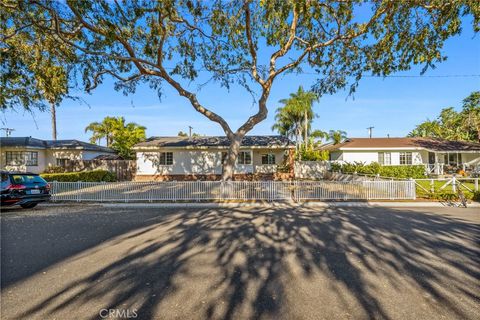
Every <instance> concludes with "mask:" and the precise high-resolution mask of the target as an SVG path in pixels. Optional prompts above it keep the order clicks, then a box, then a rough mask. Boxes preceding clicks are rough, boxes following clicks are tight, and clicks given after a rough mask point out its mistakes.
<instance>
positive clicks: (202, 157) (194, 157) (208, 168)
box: [137, 148, 285, 176]
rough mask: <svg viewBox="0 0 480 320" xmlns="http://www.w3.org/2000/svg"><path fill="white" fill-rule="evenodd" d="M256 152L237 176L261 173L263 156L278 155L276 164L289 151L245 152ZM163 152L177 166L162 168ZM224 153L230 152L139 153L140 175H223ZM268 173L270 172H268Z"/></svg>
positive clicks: (161, 150)
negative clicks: (160, 163) (159, 162)
mask: <svg viewBox="0 0 480 320" xmlns="http://www.w3.org/2000/svg"><path fill="white" fill-rule="evenodd" d="M241 151H250V152H252V164H250V165H241V164H236V166H235V169H234V173H236V174H249V173H254V172H255V171H256V170H255V169H257V170H258V171H261V167H267V166H263V165H262V155H263V154H266V153H273V154H275V162H276V165H278V164H281V163H282V162H283V161H284V155H285V149H254V150H252V149H241ZM159 152H172V153H173V165H159V164H158V160H159ZM222 152H226V149H208V150H187V149H180V150H179V149H172V148H170V149H169V148H161V149H158V151H149V152H143V151H142V152H137V176H138V175H140V176H141V175H189V174H193V175H212V174H213V175H219V174H222V163H221V159H222ZM268 167H269V168H267V169H268V170H267V171H272V168H275V167H274V166H268ZM265 173H266V172H265Z"/></svg>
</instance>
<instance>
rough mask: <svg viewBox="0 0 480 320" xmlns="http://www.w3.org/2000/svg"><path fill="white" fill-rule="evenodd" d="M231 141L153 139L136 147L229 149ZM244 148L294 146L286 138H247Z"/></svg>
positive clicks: (244, 139)
mask: <svg viewBox="0 0 480 320" xmlns="http://www.w3.org/2000/svg"><path fill="white" fill-rule="evenodd" d="M229 145H230V141H229V140H228V139H227V137H225V136H216V137H191V138H190V137H151V138H148V139H147V140H146V141H144V142H140V143H138V144H136V145H135V148H136V149H138V148H143V147H180V148H182V147H184V148H185V147H228V146H229ZM242 146H243V147H277V148H278V147H284V148H290V147H293V146H294V144H293V142H292V141H290V139H288V138H287V137H284V136H245V137H244V138H243V140H242Z"/></svg>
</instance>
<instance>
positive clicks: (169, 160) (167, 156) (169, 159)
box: [159, 152, 173, 166]
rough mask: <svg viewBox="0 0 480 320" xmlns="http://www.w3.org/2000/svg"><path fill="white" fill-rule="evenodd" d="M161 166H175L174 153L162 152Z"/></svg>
mask: <svg viewBox="0 0 480 320" xmlns="http://www.w3.org/2000/svg"><path fill="white" fill-rule="evenodd" d="M159 164H160V165H163V166H171V165H172V164H173V152H160V160H159Z"/></svg>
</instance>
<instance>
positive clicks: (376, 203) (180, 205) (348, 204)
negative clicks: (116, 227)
mask: <svg viewBox="0 0 480 320" xmlns="http://www.w3.org/2000/svg"><path fill="white" fill-rule="evenodd" d="M65 205H73V206H76V205H82V206H85V205H92V206H102V207H105V208H239V207H271V208H297V207H303V208H326V207H334V208H342V207H349V208H354V207H359V208H368V207H385V208H448V207H451V208H455V207H462V208H463V206H461V205H460V204H459V203H446V202H433V201H425V202H418V201H417V202H413V201H411V202H407V201H404V202H398V201H384V202H383V201H365V202H362V201H348V202H334V201H315V202H314V201H311V202H300V203H299V202H293V201H288V202H287V201H285V202H222V203H221V202H178V203H159V202H157V203H139V202H136V203H135V202H133V203H132V202H130V203H124V202H122V203H100V202H98V203H95V202H89V203H78V202H57V203H54V202H51V203H47V204H43V206H65ZM467 207H468V208H480V203H478V202H471V203H469V204H468V205H467Z"/></svg>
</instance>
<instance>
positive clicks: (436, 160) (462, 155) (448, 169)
mask: <svg viewBox="0 0 480 320" xmlns="http://www.w3.org/2000/svg"><path fill="white" fill-rule="evenodd" d="M427 160H428V162H427V163H426V164H425V171H426V173H427V174H428V175H444V174H454V173H457V171H459V170H463V171H465V172H467V173H470V174H478V173H480V154H479V153H478V152H465V151H453V152H428V159H427Z"/></svg>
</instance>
